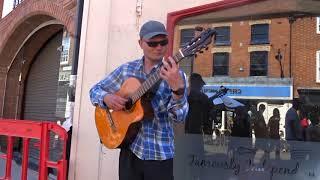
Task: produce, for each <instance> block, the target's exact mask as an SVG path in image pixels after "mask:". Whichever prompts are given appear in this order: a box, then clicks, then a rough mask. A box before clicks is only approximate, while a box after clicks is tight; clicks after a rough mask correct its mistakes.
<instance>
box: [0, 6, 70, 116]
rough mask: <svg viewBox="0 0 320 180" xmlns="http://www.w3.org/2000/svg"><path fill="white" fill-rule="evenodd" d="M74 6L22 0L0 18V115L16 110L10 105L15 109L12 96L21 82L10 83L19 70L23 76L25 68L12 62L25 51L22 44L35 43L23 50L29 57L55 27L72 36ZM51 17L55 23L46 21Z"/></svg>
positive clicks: (17, 76) (10, 113)
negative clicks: (65, 6)
mask: <svg viewBox="0 0 320 180" xmlns="http://www.w3.org/2000/svg"><path fill="white" fill-rule="evenodd" d="M75 9H76V8H71V10H69V9H65V8H64V7H63V3H61V1H58V0H57V1H54V0H53V1H47V0H28V1H23V2H22V3H21V4H20V5H19V6H18V7H17V8H15V9H14V10H13V11H12V12H11V13H10V14H9V15H7V16H6V17H5V18H4V19H2V20H1V21H0V31H1V34H0V95H1V96H0V117H4V116H5V117H7V118H14V117H16V116H17V112H15V111H14V110H11V109H17V107H18V106H19V104H17V103H16V102H15V101H14V97H17V96H19V94H20V92H21V89H20V88H23V86H19V89H16V88H15V86H14V85H12V84H16V82H17V81H18V79H19V75H20V72H23V74H22V75H23V76H25V75H26V72H27V69H28V68H26V69H22V68H21V67H20V66H18V65H17V63H16V62H15V61H17V59H19V60H21V58H20V55H21V53H22V52H21V51H22V50H24V52H27V49H24V48H26V47H27V46H30V44H36V46H35V47H33V48H29V52H28V53H27V54H25V55H27V56H28V59H29V60H30V59H31V60H32V59H33V58H34V56H35V55H36V53H37V51H38V50H39V49H40V48H41V46H42V45H43V44H44V43H45V42H46V40H48V39H49V38H50V37H51V36H52V35H53V34H55V33H56V32H57V31H59V30H62V29H63V28H65V29H66V30H67V31H68V32H69V33H70V34H71V36H73V35H74V33H75V14H76V12H75ZM52 21H54V22H55V23H51V24H50V23H49V24H46V23H48V22H52ZM41 26H43V27H41ZM35 31H36V32H35ZM37 41H38V42H37ZM30 50H32V51H30ZM29 65H30V64H29ZM25 67H26V66H25ZM25 67H24V68H25ZM20 78H21V77H20ZM22 78H23V77H22ZM20 95H21V94H20ZM9 110H10V111H9ZM4 112H6V113H4Z"/></svg>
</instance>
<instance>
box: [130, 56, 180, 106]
mask: <svg viewBox="0 0 320 180" xmlns="http://www.w3.org/2000/svg"><path fill="white" fill-rule="evenodd" d="M173 59H174V60H175V62H176V63H179V62H180V61H181V60H182V59H183V56H182V55H181V53H176V54H175V55H174V56H173ZM162 65H163V64H162V62H161V64H160V65H159V66H158V67H157V69H156V71H155V72H154V73H152V74H151V75H150V76H149V77H148V78H147V79H146V80H145V81H144V82H143V83H142V85H141V86H140V87H139V88H138V90H137V91H136V92H134V93H133V94H132V95H131V97H130V98H131V100H132V102H133V103H134V102H136V101H137V100H138V99H140V98H141V97H142V96H143V95H144V94H145V93H146V92H147V91H148V90H149V89H150V88H152V87H153V86H154V85H155V84H156V83H157V82H158V81H159V80H160V79H161V78H160V69H161V67H162Z"/></svg>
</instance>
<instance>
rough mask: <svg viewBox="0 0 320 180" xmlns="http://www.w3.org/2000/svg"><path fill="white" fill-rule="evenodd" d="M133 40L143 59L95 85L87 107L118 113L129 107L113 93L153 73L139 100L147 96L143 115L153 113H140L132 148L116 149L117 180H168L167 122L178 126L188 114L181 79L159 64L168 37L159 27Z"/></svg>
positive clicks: (173, 67)
mask: <svg viewBox="0 0 320 180" xmlns="http://www.w3.org/2000/svg"><path fill="white" fill-rule="evenodd" d="M139 35H140V39H139V45H140V47H141V49H142V50H143V54H144V55H143V57H142V58H140V59H137V60H134V61H131V62H128V63H125V64H123V65H121V66H120V67H118V68H117V69H116V70H114V71H113V72H111V73H110V74H109V75H108V76H107V77H106V78H104V79H103V80H101V81H100V82H98V83H97V84H95V85H94V86H93V87H92V88H91V90H90V99H91V102H92V104H94V105H95V106H99V107H101V108H104V109H107V110H108V111H109V110H111V111H122V110H124V109H126V108H127V106H130V105H128V104H130V103H128V102H129V101H130V102H131V101H132V99H130V98H128V97H123V96H121V95H119V93H117V92H119V90H120V89H121V88H122V86H124V83H125V81H126V80H127V79H128V78H132V77H133V78H135V79H139V80H140V81H143V80H146V79H148V78H149V77H150V76H152V75H153V74H155V73H158V74H159V77H160V79H161V81H158V83H157V84H155V85H153V87H152V89H150V90H149V91H148V92H150V93H148V94H146V95H144V96H148V97H147V98H146V99H149V101H150V103H149V109H152V111H153V112H152V113H145V115H144V116H143V118H142V120H141V126H140V129H139V131H138V132H137V135H136V136H135V138H133V140H132V142H131V143H130V144H128V145H126V146H121V152H120V158H119V179H120V180H171V179H173V157H174V141H173V139H174V132H173V121H175V122H184V120H185V118H186V115H187V113H188V102H187V98H186V97H187V90H186V79H185V77H186V76H185V75H184V73H183V72H182V71H181V70H179V66H178V64H177V63H176V61H175V60H174V59H173V58H172V57H169V58H168V59H164V58H163V57H164V55H165V53H166V52H167V48H168V47H167V44H168V37H167V35H168V34H167V31H166V29H165V27H164V25H163V24H162V23H160V22H158V21H148V22H146V23H145V24H144V25H143V26H142V27H141V30H140V34H139ZM132 88H134V87H132ZM129 89H130V86H129ZM144 96H142V98H141V99H143V97H144ZM132 97H133V98H134V97H135V96H132ZM131 105H132V104H131ZM146 114H151V115H149V116H147V115H146ZM110 117H111V116H110ZM111 118H112V117H111ZM122 120H123V121H126V119H122Z"/></svg>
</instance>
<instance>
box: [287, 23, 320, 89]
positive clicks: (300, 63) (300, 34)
mask: <svg viewBox="0 0 320 180" xmlns="http://www.w3.org/2000/svg"><path fill="white" fill-rule="evenodd" d="M292 36H293V37H292V41H293V43H292V44H293V46H292V60H293V77H294V85H295V88H299V87H300V88H301V87H316V88H320V84H319V83H316V51H318V50H320V34H317V33H316V18H315V17H305V18H300V19H297V20H296V21H295V22H294V23H293V33H292Z"/></svg>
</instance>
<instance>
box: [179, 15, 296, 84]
mask: <svg viewBox="0 0 320 180" xmlns="http://www.w3.org/2000/svg"><path fill="white" fill-rule="evenodd" d="M270 20H271V21H270V25H269V40H270V44H266V45H264V46H267V47H269V53H268V77H275V78H277V77H280V64H279V62H278V61H277V60H276V59H275V55H276V53H277V51H278V49H280V52H281V54H282V56H283V59H282V64H283V67H284V75H285V77H289V30H290V29H289V27H290V26H289V22H288V19H287V18H275V19H270ZM250 22H251V21H248V20H246V21H233V22H228V23H229V24H231V26H230V40H231V46H226V47H225V46H212V45H210V46H209V50H208V51H205V52H204V53H203V54H199V55H198V56H197V58H196V59H195V61H194V68H193V71H194V72H198V73H200V74H201V75H203V76H204V77H211V76H212V71H213V53H212V52H211V49H212V48H214V47H217V48H229V49H230V48H231V53H230V54H229V77H247V76H249V74H250V52H249V48H253V49H254V48H259V46H253V45H251V44H250V39H251V25H250V24H249V23H250ZM211 25H212V24H211ZM202 26H204V27H210V24H203V25H202ZM176 37H180V35H179V34H178V36H176ZM176 44H178V41H177V42H176ZM242 69H243V70H242Z"/></svg>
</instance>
